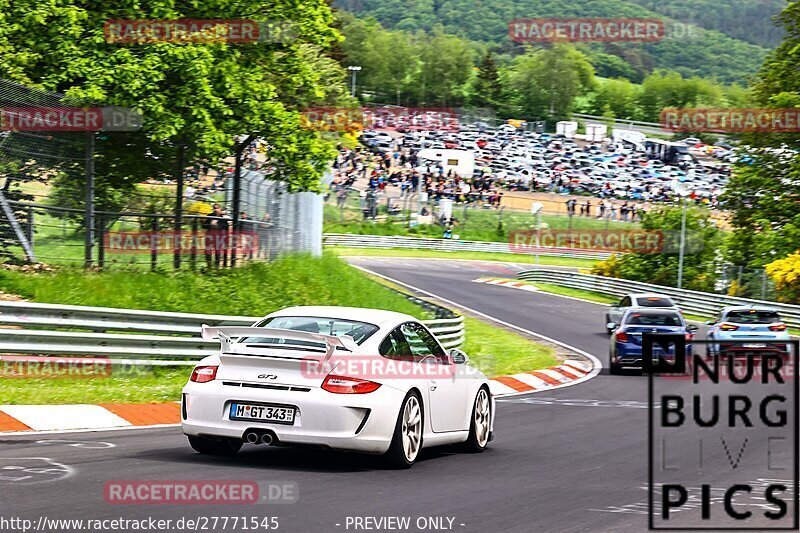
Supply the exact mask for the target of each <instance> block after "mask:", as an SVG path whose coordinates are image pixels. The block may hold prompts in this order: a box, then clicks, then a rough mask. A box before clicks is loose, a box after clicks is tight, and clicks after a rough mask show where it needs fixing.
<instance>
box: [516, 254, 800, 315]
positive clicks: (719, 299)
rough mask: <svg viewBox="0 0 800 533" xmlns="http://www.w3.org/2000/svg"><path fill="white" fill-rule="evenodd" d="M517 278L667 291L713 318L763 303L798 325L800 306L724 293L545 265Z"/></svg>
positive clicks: (603, 289)
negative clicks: (732, 307)
mask: <svg viewBox="0 0 800 533" xmlns="http://www.w3.org/2000/svg"><path fill="white" fill-rule="evenodd" d="M517 277H518V278H519V279H522V280H527V281H533V282H537V281H538V282H541V283H550V284H553V285H560V286H562V287H569V288H573V289H580V290H585V291H592V292H598V293H602V294H608V295H611V296H623V295H626V294H630V293H636V292H656V293H660V294H666V295H668V296H670V297H671V298H672V299H673V300H675V302H676V303H677V304H678V305H679V306H680V307H681V309H683V310H684V311H686V312H688V313H692V314H697V315H701V316H705V317H713V316H714V315H716V314H717V313H719V311H720V310H721V309H722V308H723V307H726V306H729V305H754V306H765V307H770V308H772V309H775V310H776V311H778V312H779V313H780V315H781V318H782V319H783V321H784V322H785V323H786V324H787V325H789V326H791V327H800V305H790V304H782V303H777V302H768V301H764V300H750V299H747V298H738V297H735V296H727V295H724V294H714V293H710V292H700V291H691V290H686V289H676V288H675V287H667V286H664V285H654V284H652V283H642V282H639V281H631V280H627V279H617V278H607V277H604V276H595V275H592V274H583V273H579V272H569V271H564V270H554V269H546V268H538V269H532V270H524V271H522V272H520V273H519V274H518V276H517Z"/></svg>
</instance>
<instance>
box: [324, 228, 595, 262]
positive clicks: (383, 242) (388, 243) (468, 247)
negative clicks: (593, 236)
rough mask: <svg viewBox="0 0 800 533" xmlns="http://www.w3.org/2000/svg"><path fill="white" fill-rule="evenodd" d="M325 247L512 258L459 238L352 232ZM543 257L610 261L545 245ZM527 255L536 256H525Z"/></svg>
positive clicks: (505, 247) (330, 238) (493, 245)
mask: <svg viewBox="0 0 800 533" xmlns="http://www.w3.org/2000/svg"><path fill="white" fill-rule="evenodd" d="M322 244H323V245H324V246H347V247H349V248H406V249H414V250H437V251H443V252H495V253H505V254H509V255H514V254H519V252H512V251H511V247H510V246H509V244H508V243H505V242H485V241H462V240H457V239H431V238H422V237H400V236H388V235H355V234H350V233H325V234H323V236H322ZM539 253H540V254H541V255H549V256H556V257H583V258H586V259H608V257H609V256H610V255H611V253H609V252H604V251H599V250H583V249H577V248H556V247H552V246H542V247H541V248H540V252H539ZM526 255H536V254H535V253H526Z"/></svg>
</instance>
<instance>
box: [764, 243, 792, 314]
mask: <svg viewBox="0 0 800 533" xmlns="http://www.w3.org/2000/svg"><path fill="white" fill-rule="evenodd" d="M766 269H767V275H768V276H769V277H770V278H771V279H772V281H774V282H775V289H776V290H777V292H778V300H779V301H781V302H786V303H800V251H798V252H795V253H793V254H791V255H788V256H786V257H784V258H783V259H778V260H777V261H773V262H772V263H770V264H768V265H767V266H766Z"/></svg>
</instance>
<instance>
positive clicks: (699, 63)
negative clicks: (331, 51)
mask: <svg viewBox="0 0 800 533" xmlns="http://www.w3.org/2000/svg"><path fill="white" fill-rule="evenodd" d="M785 4H786V3H785V2H784V1H782V0H570V1H566V0H447V1H442V0H336V1H335V2H334V6H335V7H337V8H339V9H342V10H344V11H349V12H352V13H354V14H356V15H358V16H360V17H364V16H372V17H374V18H375V19H376V20H378V21H379V22H380V23H381V24H382V25H383V26H384V27H386V28H390V29H400V30H406V31H412V32H413V31H418V30H422V31H426V32H430V31H434V30H436V29H443V30H444V31H445V32H446V33H451V34H454V35H458V36H460V37H464V38H468V39H470V40H473V41H477V42H480V43H483V44H485V45H490V46H492V47H493V48H494V49H495V51H496V52H498V53H500V54H503V53H516V52H519V51H521V50H522V49H523V48H524V46H525V45H522V44H519V43H514V42H512V41H511V40H510V39H509V37H508V23H509V21H511V20H513V19H517V18H539V17H554V18H576V17H599V18H612V17H614V18H617V17H631V18H669V19H671V20H672V21H673V22H674V21H677V22H681V23H688V24H694V25H696V26H697V27H698V28H699V29H696V31H694V32H693V34H692V35H691V36H690V37H688V38H682V39H667V40H664V41H662V42H658V43H647V44H634V43H592V44H588V45H584V46H585V47H586V52H587V53H588V54H589V56H590V57H591V58H592V63H593V64H594V66H595V68H596V69H597V73H598V74H599V75H601V76H607V77H625V78H628V79H631V80H632V81H635V82H639V81H641V80H642V79H643V78H644V76H646V75H647V74H649V73H650V72H652V71H653V70H654V69H670V70H675V71H677V72H680V73H681V74H682V75H683V76H686V77H690V76H701V77H706V78H715V79H717V80H719V81H723V82H744V81H746V80H747V79H748V78H749V77H750V76H752V75H753V74H754V73H755V72H756V71H757V70H758V68H759V67H760V65H761V64H762V62H763V60H764V57H765V55H766V54H767V53H768V52H769V50H770V49H771V48H773V47H774V46H775V45H776V44H777V43H778V42H779V41H780V38H781V31H780V29H779V28H777V27H776V26H775V25H774V23H773V22H772V20H771V19H772V17H773V16H774V15H777V14H778V13H779V12H780V10H781V8H782V7H783V6H785ZM667 26H668V27H669V23H668V24H667ZM620 60H622V61H620Z"/></svg>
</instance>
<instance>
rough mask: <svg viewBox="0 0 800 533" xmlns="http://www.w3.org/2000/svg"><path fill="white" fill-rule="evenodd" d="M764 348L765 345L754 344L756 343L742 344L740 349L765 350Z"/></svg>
mask: <svg viewBox="0 0 800 533" xmlns="http://www.w3.org/2000/svg"><path fill="white" fill-rule="evenodd" d="M766 347H767V345H766V344H764V343H761V342H756V343H753V342H746V343H744V344H742V348H766Z"/></svg>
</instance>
